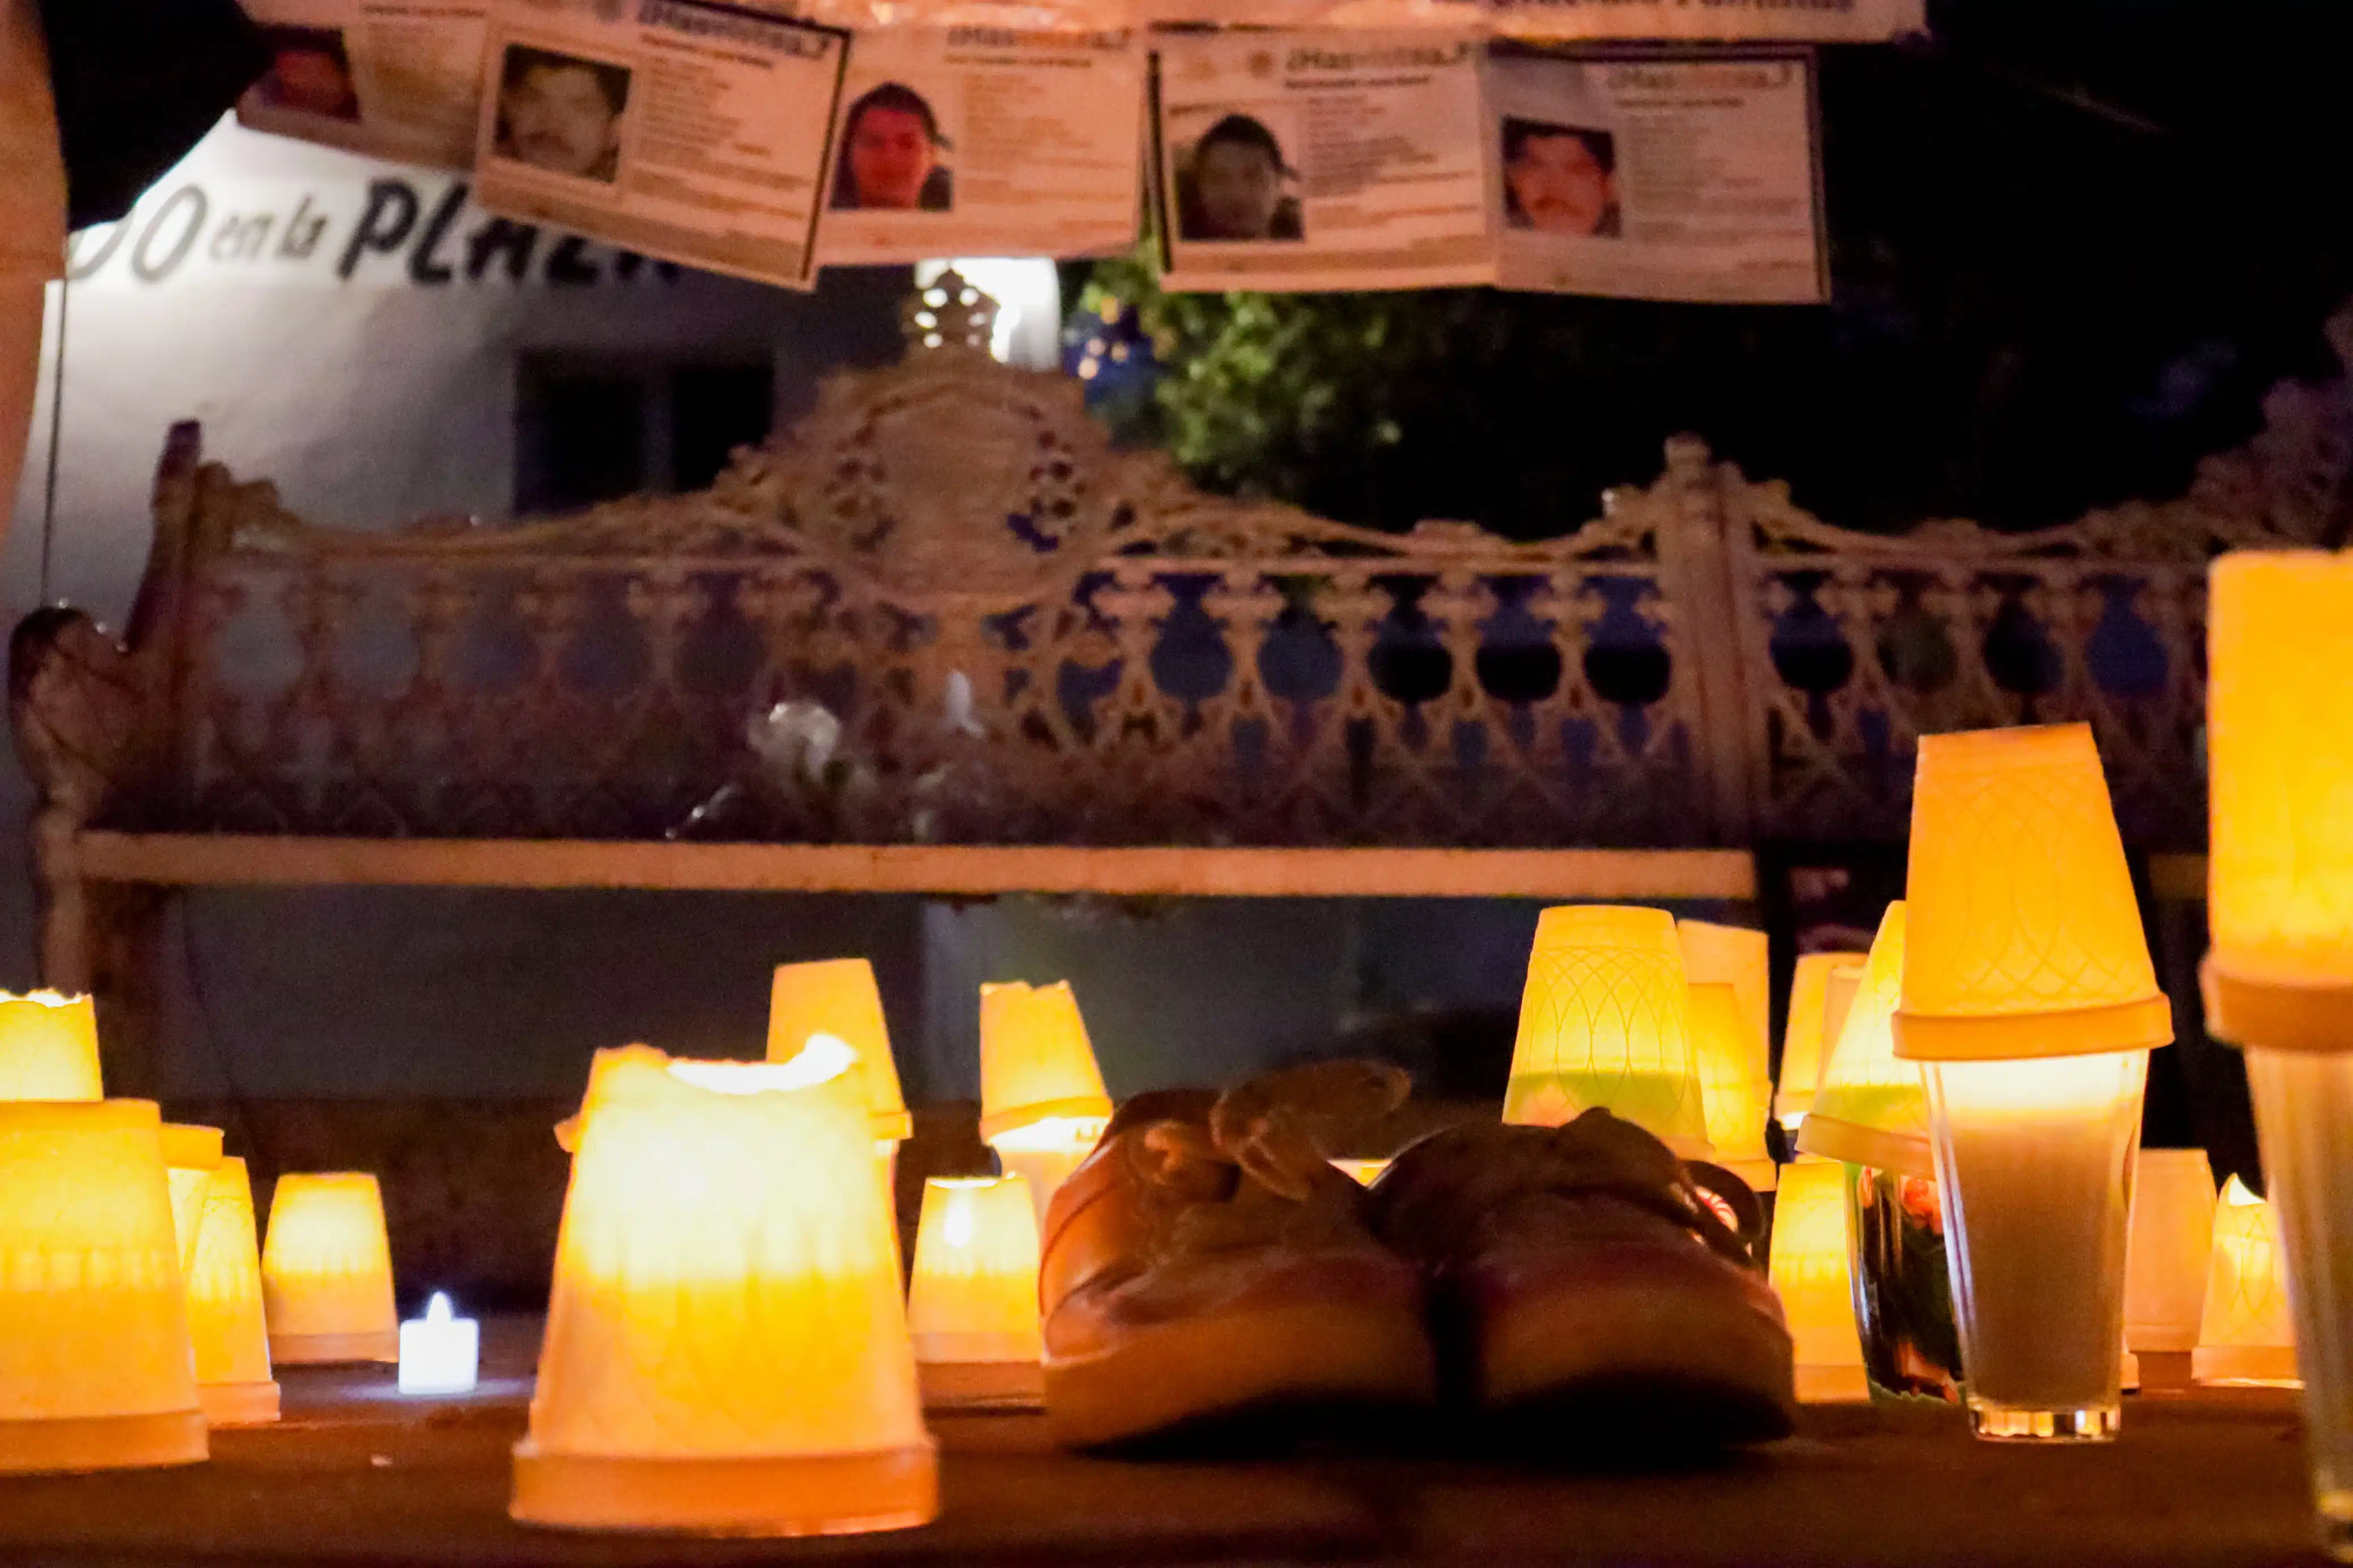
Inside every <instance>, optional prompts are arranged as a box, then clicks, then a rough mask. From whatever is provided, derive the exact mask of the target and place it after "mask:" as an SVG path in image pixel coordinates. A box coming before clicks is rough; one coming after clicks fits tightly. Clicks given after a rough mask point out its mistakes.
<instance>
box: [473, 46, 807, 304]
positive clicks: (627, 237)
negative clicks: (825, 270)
mask: <svg viewBox="0 0 2353 1568" xmlns="http://www.w3.org/2000/svg"><path fill="white" fill-rule="evenodd" d="M848 57H849V34H848V33H846V32H844V31H842V30H841V29H839V28H836V27H826V26H817V25H815V24H812V23H807V22H798V21H793V20H789V19H787V18H786V17H784V16H774V15H763V14H761V13H758V12H754V11H751V10H747V9H745V8H744V7H743V6H741V5H720V4H709V3H706V0H502V3H501V5H498V6H497V7H495V8H494V9H493V11H492V13H491V29H490V47H488V48H487V49H486V50H485V51H484V54H483V58H482V74H483V104H482V113H481V120H480V127H479V129H478V132H477V142H476V160H475V168H476V185H475V195H476V198H477V199H478V200H479V201H480V203H481V204H482V205H484V206H485V207H488V208H489V209H490V210H491V211H492V212H496V213H501V214H504V215H506V216H512V217H518V218H527V219H529V220H531V221H533V222H534V223H546V224H554V225H557V226H562V227H565V228H570V229H575V230H576V231H578V232H579V233H582V234H585V235H588V236H590V237H594V238H596V239H602V240H606V241H608V242H609V243H611V244H614V245H617V246H621V247H626V248H628V249H631V250H637V251H642V252H644V253H645V254H646V255H649V256H659V257H661V258H664V259H666V260H670V261H680V262H684V263H686V264H687V265H689V266H691V267H702V268H709V269H710V270H712V271H714V272H729V273H733V274H735V275H736V276H738V277H743V278H751V279H758V280H760V281H762V282H765V283H780V284H784V285H785V286H786V287H788V288H795V289H806V288H808V287H809V286H810V285H811V282H812V281H813V279H814V277H815V274H816V269H817V264H816V248H817V247H816V237H817V223H818V212H819V207H820V205H821V203H822V202H823V200H824V195H825V185H826V174H827V172H828V169H829V167H830V166H831V163H832V160H833V151H834V147H833V125H834V115H835V113H836V110H838V108H839V103H840V95H841V84H842V72H843V69H844V67H845V65H846V63H847V60H848Z"/></svg>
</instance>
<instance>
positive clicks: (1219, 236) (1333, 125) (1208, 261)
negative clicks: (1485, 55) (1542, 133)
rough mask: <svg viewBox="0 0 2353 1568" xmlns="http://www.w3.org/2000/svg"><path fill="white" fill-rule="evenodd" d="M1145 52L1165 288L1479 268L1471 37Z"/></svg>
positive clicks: (1480, 163)
mask: <svg viewBox="0 0 2353 1568" xmlns="http://www.w3.org/2000/svg"><path fill="white" fill-rule="evenodd" d="M1153 57H1154V58H1153V145H1154V151H1153V160H1154V173H1155V201H1156V205H1157V206H1158V216H1159V227H1160V236H1161V246H1162V261H1163V264H1164V272H1165V275H1164V276H1163V278H1162V279H1161V283H1162V286H1163V287H1165V288H1168V289H1271V290H1283V289H1400V288H1411V287H1416V286H1419V285H1424V284H1448V283H1485V282H1489V281H1492V280H1493V278H1494V275H1495V265H1494V249H1493V242H1492V237H1491V236H1490V235H1489V233H1488V218H1487V212H1486V187H1487V174H1486V167H1485V160H1484V158H1483V156H1482V151H1481V148H1480V137H1479V134H1478V127H1479V125H1480V123H1481V118H1480V111H1479V71H1480V58H1481V55H1480V46H1479V44H1478V43H1477V42H1476V41H1474V40H1473V39H1472V38H1470V37H1466V36H1460V35H1456V36H1450V35H1445V34H1434V33H1431V32H1429V31H1426V30H1419V29H1397V30H1388V31H1369V30H1368V31H1362V32H1356V31H1348V32H1340V31H1325V30H1322V29H1316V30H1312V31H1299V32H1235V33H1204V34H1165V35H1162V36H1160V37H1157V38H1155V42H1154V50H1153Z"/></svg>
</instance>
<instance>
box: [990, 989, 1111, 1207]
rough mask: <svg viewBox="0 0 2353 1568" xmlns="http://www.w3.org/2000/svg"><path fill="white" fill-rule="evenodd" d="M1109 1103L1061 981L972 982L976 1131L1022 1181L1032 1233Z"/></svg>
mask: <svg viewBox="0 0 2353 1568" xmlns="http://www.w3.org/2000/svg"><path fill="white" fill-rule="evenodd" d="M1111 1110H1112V1106H1111V1096H1110V1094H1109V1093H1107V1092H1106V1091H1105V1090H1104V1089H1103V1069H1102V1068H1099V1067H1097V1066H1096V1065H1095V1051H1094V1045H1093V1043H1092V1041H1091V1040H1089V1039H1088V1038H1087V1025H1086V1019H1085V1018H1084V1017H1082V1016H1081V1015H1080V1012H1079V1000H1078V997H1077V996H1076V995H1075V994H1072V992H1071V983H1070V982H1069V981H1067V980H1061V981H1057V982H1055V983H1054V984H1051V985H1037V986H1032V985H1028V984H1023V983H1021V982H1019V981H1014V982H1012V983H1010V984H987V985H983V986H982V987H981V988H980V1136H981V1139H982V1141H983V1142H987V1144H988V1145H989V1147H991V1148H992V1149H995V1150H996V1151H997V1158H998V1160H999V1161H1001V1162H1002V1163H1004V1166H1005V1169H1006V1171H1007V1172H1008V1173H1010V1174H1013V1175H1018V1176H1019V1177H1021V1178H1022V1179H1023V1180H1024V1181H1026V1182H1028V1183H1029V1200H1030V1204H1031V1205H1032V1210H1033V1212H1034V1213H1035V1215H1036V1216H1037V1221H1038V1234H1039V1236H1041V1237H1042V1236H1044V1235H1045V1234H1046V1215H1047V1212H1048V1210H1049V1209H1050V1207H1051V1205H1052V1204H1053V1201H1054V1194H1055V1193H1056V1192H1057V1191H1059V1190H1060V1187H1061V1185H1062V1184H1063V1183H1064V1182H1065V1181H1067V1180H1069V1179H1070V1175H1071V1172H1073V1171H1075V1170H1077V1169H1078V1168H1079V1163H1080V1162H1081V1161H1082V1160H1084V1159H1085V1158H1086V1157H1087V1155H1088V1154H1089V1153H1091V1152H1093V1150H1094V1146H1095V1144H1096V1143H1097V1142H1100V1141H1101V1139H1102V1138H1103V1126H1104V1124H1105V1123H1106V1122H1108V1121H1110V1120H1111Z"/></svg>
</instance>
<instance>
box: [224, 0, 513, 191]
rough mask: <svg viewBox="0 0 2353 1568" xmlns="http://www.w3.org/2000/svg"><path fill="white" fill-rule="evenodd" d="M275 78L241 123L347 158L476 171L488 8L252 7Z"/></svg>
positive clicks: (263, 84) (451, 2)
mask: <svg viewBox="0 0 2353 1568" xmlns="http://www.w3.org/2000/svg"><path fill="white" fill-rule="evenodd" d="M245 8H246V11H247V13H248V16H251V17H252V19H253V21H254V23H255V24H256V25H257V26H258V27H259V30H260V33H261V41H262V47H264V48H266V49H268V50H269V70H268V71H267V72H266V73H264V74H263V76H262V78H261V79H260V80H259V81H257V82H255V83H254V84H253V85H252V86H251V87H249V88H248V89H246V91H245V93H244V95H243V96H241V97H240V98H239V99H238V100H237V123H239V124H240V125H243V126H245V127H247V128H248V129H249V130H254V131H267V132H273V133H275V134H277V135H280V136H293V137H299V138H301V140H303V141H305V142H322V143H324V144H325V145H327V146H330V147H340V148H342V149H343V151H345V152H347V153H364V154H366V155H368V156H371V157H377V158H389V159H392V160H394V161H396V162H400V163H427V164H432V165H434V166H437V167H439V168H446V169H465V168H470V167H472V165H473V162H474V125H475V121H476V119H477V118H478V116H479V111H480V102H481V81H482V37H483V34H484V32H485V30H486V28H487V26H488V22H489V0H470V3H469V0H245Z"/></svg>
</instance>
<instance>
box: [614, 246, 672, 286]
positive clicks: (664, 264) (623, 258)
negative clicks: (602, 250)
mask: <svg viewBox="0 0 2353 1568" xmlns="http://www.w3.org/2000/svg"><path fill="white" fill-rule="evenodd" d="M645 264H646V258H644V257H642V256H639V255H638V253H637V252H636V251H634V250H617V251H615V252H613V279H614V281H616V282H618V283H627V282H628V281H629V280H630V279H633V278H635V277H636V276H637V275H638V272H639V271H640V270H641V269H642V268H644V267H645ZM654 276H655V277H657V278H659V279H661V280H662V281H663V282H665V283H675V282H677V281H678V263H677V262H675V261H657V262H655V263H654Z"/></svg>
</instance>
